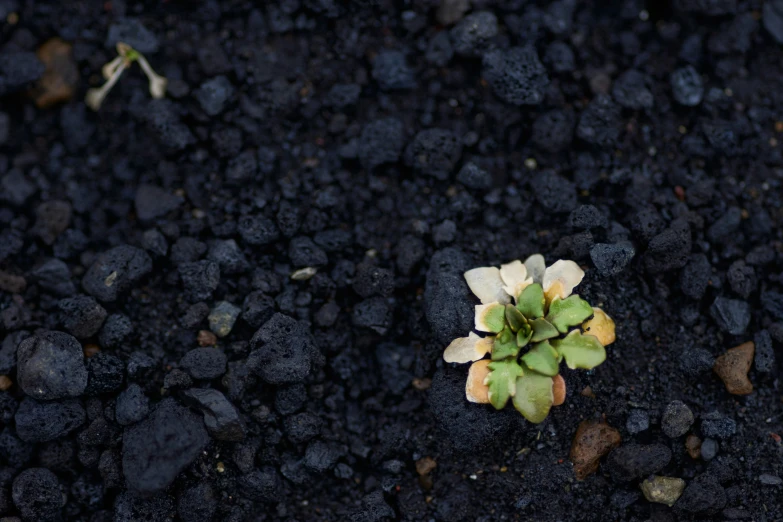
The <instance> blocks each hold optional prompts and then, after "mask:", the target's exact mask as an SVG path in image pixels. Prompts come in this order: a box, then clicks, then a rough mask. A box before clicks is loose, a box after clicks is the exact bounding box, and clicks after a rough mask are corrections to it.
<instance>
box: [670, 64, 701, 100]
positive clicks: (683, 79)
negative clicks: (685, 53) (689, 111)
mask: <svg viewBox="0 0 783 522" xmlns="http://www.w3.org/2000/svg"><path fill="white" fill-rule="evenodd" d="M671 86H672V95H673V96H674V100H675V101H676V102H677V103H679V104H680V105H685V106H686V107H695V106H696V105H698V104H700V103H701V100H702V97H703V96H704V84H703V82H702V81H701V76H700V75H699V73H698V71H696V69H694V68H693V66H692V65H686V66H685V67H682V68H680V69H677V70H675V71H674V72H673V73H672V76H671Z"/></svg>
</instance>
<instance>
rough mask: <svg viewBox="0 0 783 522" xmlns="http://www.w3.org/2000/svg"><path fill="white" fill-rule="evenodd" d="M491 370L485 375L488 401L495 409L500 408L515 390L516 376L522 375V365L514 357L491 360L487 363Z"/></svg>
mask: <svg viewBox="0 0 783 522" xmlns="http://www.w3.org/2000/svg"><path fill="white" fill-rule="evenodd" d="M489 369H490V370H491V371H490V373H489V375H488V376H487V380H486V383H487V386H489V402H490V403H491V404H492V406H494V407H495V409H497V410H500V409H502V408H503V407H504V406H505V405H506V403H507V402H508V398H509V397H513V396H514V394H515V393H516V391H517V386H516V382H517V378H518V377H521V376H522V367H521V366H520V365H519V364H518V363H517V361H516V360H515V359H505V360H503V361H492V362H491V363H489Z"/></svg>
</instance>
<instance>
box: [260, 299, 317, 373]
mask: <svg viewBox="0 0 783 522" xmlns="http://www.w3.org/2000/svg"><path fill="white" fill-rule="evenodd" d="M250 346H251V348H252V350H253V351H252V352H251V353H250V356H249V357H248V359H247V365H248V368H249V369H250V370H251V371H252V372H253V373H255V374H256V375H258V376H259V377H261V378H262V379H263V380H264V381H266V382H267V383H269V384H274V385H280V384H291V383H296V382H301V381H303V380H304V379H305V377H307V375H308V374H309V373H310V368H311V365H312V355H313V353H314V352H316V351H317V347H316V346H315V342H314V340H313V338H312V336H311V335H310V333H309V331H307V329H306V328H304V327H303V326H302V325H301V324H300V323H299V322H297V321H296V320H295V319H293V318H291V317H288V316H285V315H283V314H279V313H278V314H275V315H273V316H272V318H271V319H270V320H269V321H267V322H266V324H264V326H262V327H261V328H260V329H259V330H258V331H257V332H256V333H255V334H254V335H253V338H252V339H251V340H250Z"/></svg>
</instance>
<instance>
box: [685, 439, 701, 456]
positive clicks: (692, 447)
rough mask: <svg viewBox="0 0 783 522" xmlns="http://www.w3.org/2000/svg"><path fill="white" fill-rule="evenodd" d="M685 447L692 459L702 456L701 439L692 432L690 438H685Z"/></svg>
mask: <svg viewBox="0 0 783 522" xmlns="http://www.w3.org/2000/svg"><path fill="white" fill-rule="evenodd" d="M685 449H686V450H687V451H688V455H690V456H691V458H692V459H698V458H699V457H701V439H700V438H699V437H697V436H696V435H694V434H692V433H691V434H690V435H688V438H687V439H685Z"/></svg>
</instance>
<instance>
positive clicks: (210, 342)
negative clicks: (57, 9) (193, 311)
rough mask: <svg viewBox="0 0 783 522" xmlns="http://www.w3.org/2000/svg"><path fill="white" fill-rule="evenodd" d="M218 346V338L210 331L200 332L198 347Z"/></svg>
mask: <svg viewBox="0 0 783 522" xmlns="http://www.w3.org/2000/svg"><path fill="white" fill-rule="evenodd" d="M216 344H217V336H216V335H215V334H213V333H212V332H210V331H209V330H199V332H198V345H199V346H215V345H216Z"/></svg>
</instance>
